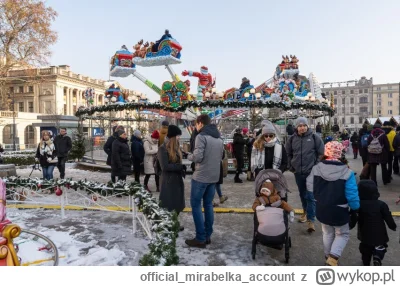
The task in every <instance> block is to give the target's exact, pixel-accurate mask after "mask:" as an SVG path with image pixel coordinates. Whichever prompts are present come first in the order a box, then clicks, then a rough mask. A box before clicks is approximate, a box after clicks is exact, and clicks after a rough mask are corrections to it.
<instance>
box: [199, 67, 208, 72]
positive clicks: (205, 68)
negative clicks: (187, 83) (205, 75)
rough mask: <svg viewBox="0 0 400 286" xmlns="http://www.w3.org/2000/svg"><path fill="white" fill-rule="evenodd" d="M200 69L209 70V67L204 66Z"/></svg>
mask: <svg viewBox="0 0 400 286" xmlns="http://www.w3.org/2000/svg"><path fill="white" fill-rule="evenodd" d="M200 69H202V70H206V71H208V67H206V66H202V67H201V68H200Z"/></svg>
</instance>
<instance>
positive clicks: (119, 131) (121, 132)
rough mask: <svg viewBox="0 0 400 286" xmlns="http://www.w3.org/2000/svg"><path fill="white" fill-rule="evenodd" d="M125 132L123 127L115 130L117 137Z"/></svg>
mask: <svg viewBox="0 0 400 286" xmlns="http://www.w3.org/2000/svg"><path fill="white" fill-rule="evenodd" d="M124 133H125V130H124V129H119V130H118V131H117V134H118V137H120V136H121V135H122V134H124Z"/></svg>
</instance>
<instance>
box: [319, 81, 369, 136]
mask: <svg viewBox="0 0 400 286" xmlns="http://www.w3.org/2000/svg"><path fill="white" fill-rule="evenodd" d="M321 85H322V92H323V93H325V94H326V95H327V98H328V99H330V97H331V96H333V100H334V108H335V110H336V113H335V115H334V117H333V124H337V125H339V128H340V129H344V128H346V129H348V130H351V131H357V130H358V129H360V128H362V124H363V122H364V121H365V119H366V118H368V117H372V114H373V94H374V88H375V86H374V85H373V79H372V78H370V79H367V78H366V77H364V76H363V77H361V79H359V80H349V81H345V82H325V83H322V84H321Z"/></svg>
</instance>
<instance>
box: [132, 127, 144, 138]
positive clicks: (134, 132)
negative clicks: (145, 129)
mask: <svg viewBox="0 0 400 286" xmlns="http://www.w3.org/2000/svg"><path fill="white" fill-rule="evenodd" d="M133 136H135V137H138V138H139V137H140V136H142V132H140V130H138V129H136V130H135V131H133Z"/></svg>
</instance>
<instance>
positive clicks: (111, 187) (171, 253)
mask: <svg viewBox="0 0 400 286" xmlns="http://www.w3.org/2000/svg"><path fill="white" fill-rule="evenodd" d="M3 180H4V182H5V183H6V186H7V187H8V188H15V187H19V186H30V187H31V186H36V187H37V188H39V189H41V188H43V189H49V190H50V191H51V192H55V193H56V194H57V195H61V194H62V192H61V193H60V191H61V189H60V187H66V188H68V189H73V190H75V191H78V190H82V189H83V190H84V189H86V190H87V192H88V193H89V194H91V193H92V192H94V193H98V194H99V195H101V196H107V195H112V194H114V195H115V194H116V195H130V196H133V197H134V198H135V204H136V205H137V206H138V208H139V209H140V210H141V211H142V212H143V214H144V215H145V216H146V217H147V219H148V220H149V222H150V224H151V230H152V232H153V238H152V240H151V241H150V243H149V252H148V253H147V254H145V255H144V256H143V257H142V258H141V259H140V260H139V265H140V266H169V265H177V264H178V262H179V257H178V255H177V252H176V237H177V236H178V231H179V222H178V216H177V214H176V213H175V212H173V213H171V212H169V211H167V210H166V209H164V208H161V207H160V206H159V204H158V203H157V201H156V199H155V198H154V197H153V196H152V194H151V193H149V192H148V191H146V190H145V189H144V188H143V186H142V185H140V184H137V183H125V182H121V181H119V182H117V183H115V184H113V183H111V182H110V183H108V184H101V183H95V182H90V181H87V180H86V179H85V180H80V181H72V180H70V179H55V180H40V179H37V178H21V177H15V176H12V177H8V178H3Z"/></svg>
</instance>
